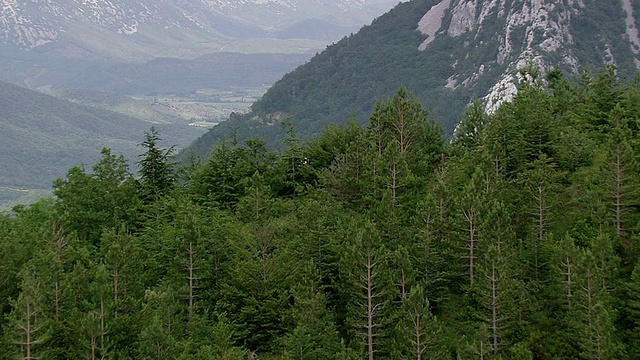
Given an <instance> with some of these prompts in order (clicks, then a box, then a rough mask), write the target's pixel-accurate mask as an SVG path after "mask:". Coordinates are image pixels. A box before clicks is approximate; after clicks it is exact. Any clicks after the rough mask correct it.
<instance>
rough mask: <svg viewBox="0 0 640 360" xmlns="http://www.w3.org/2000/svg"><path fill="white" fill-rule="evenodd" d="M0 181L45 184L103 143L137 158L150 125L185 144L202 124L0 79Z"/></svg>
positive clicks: (88, 160)
mask: <svg viewBox="0 0 640 360" xmlns="http://www.w3.org/2000/svg"><path fill="white" fill-rule="evenodd" d="M0 109H1V111H0V154H1V156H0V168H1V169H2V172H0V187H2V188H4V187H8V188H19V189H25V188H26V189H50V188H51V184H52V181H53V180H54V179H56V178H58V177H63V176H64V175H65V174H66V172H67V170H68V169H69V168H71V167H72V166H75V165H81V164H86V165H89V166H90V165H92V164H94V163H95V161H96V160H97V159H98V158H99V157H100V150H101V149H102V148H103V147H108V148H111V149H112V151H113V153H115V154H124V155H125V157H127V158H128V159H129V160H130V161H131V162H135V161H137V155H138V154H139V153H141V152H142V150H141V149H140V148H139V147H138V146H137V145H138V144H139V143H141V142H142V140H143V139H144V132H145V131H149V129H150V128H151V127H152V126H155V127H156V128H157V129H158V130H159V131H160V134H161V136H162V137H163V138H164V139H165V144H166V146H167V147H168V146H170V145H174V144H175V145H177V146H184V145H186V144H187V143H188V142H190V141H191V140H193V139H194V138H195V137H197V136H198V134H201V133H202V130H201V129H198V128H194V127H189V126H186V124H176V123H167V122H165V123H159V124H154V123H152V122H148V121H142V120H139V119H136V118H133V117H129V116H125V115H122V114H118V113H114V112H110V111H106V110H102V109H99V108H96V107H89V106H82V105H78V104H74V103H72V102H69V101H65V100H61V99H58V98H55V97H52V96H49V95H45V94H42V93H39V92H35V91H32V90H28V89H25V88H22V87H18V86H15V85H12V84H8V83H4V82H0Z"/></svg>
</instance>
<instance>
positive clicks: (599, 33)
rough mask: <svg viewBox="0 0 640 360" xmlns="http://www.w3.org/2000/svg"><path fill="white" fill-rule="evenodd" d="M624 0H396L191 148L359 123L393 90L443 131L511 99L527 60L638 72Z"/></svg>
mask: <svg viewBox="0 0 640 360" xmlns="http://www.w3.org/2000/svg"><path fill="white" fill-rule="evenodd" d="M632 4H636V3H629V4H628V5H630V6H631V5H632ZM623 5H624V3H623V2H602V1H596V0H581V1H577V0H565V1H563V2H561V3H558V2H557V1H552V0H529V1H525V2H522V1H516V0H493V1H479V0H412V1H410V2H408V3H401V4H399V5H398V6H396V7H395V8H394V9H392V10H391V11H390V12H388V13H387V14H385V15H383V16H381V17H379V18H377V19H376V20H375V21H373V22H372V24H371V25H370V26H365V27H363V28H362V29H361V30H360V31H359V32H358V33H357V34H355V35H353V36H350V37H348V38H344V39H342V40H341V41H340V42H338V43H337V44H334V45H332V46H329V47H328V48H327V49H326V50H325V51H323V52H322V53H320V54H318V55H316V56H315V57H314V58H313V59H311V61H309V62H308V63H307V64H305V65H303V66H300V67H299V68H298V69H296V70H295V71H293V72H291V73H289V74H287V75H285V76H284V77H283V78H282V79H281V80H280V81H278V82H277V83H276V84H275V85H274V86H273V87H272V88H271V89H270V90H269V91H268V92H267V93H266V94H265V95H264V97H263V98H262V99H261V100H260V101H258V102H257V103H256V104H254V106H253V107H252V110H253V112H252V114H249V115H247V116H245V117H236V118H233V119H231V121H229V122H228V123H226V124H224V123H223V124H221V126H218V127H216V128H213V129H211V130H210V132H209V133H208V134H206V135H205V136H203V137H202V138H201V139H199V140H198V141H197V142H196V143H194V144H192V150H193V151H195V152H196V153H197V154H200V155H204V154H206V153H207V152H208V149H210V148H211V146H212V145H213V144H215V143H216V142H217V141H219V140H220V139H222V138H224V137H228V136H229V134H232V133H234V134H236V136H239V138H240V139H241V138H243V137H250V136H255V135H258V136H265V137H268V138H270V139H272V140H271V142H272V144H277V142H278V140H277V138H278V136H279V135H278V129H277V128H278V127H277V126H273V124H275V123H277V122H279V121H281V120H283V119H287V118H289V119H290V120H291V121H292V123H293V124H294V126H296V128H297V129H298V131H299V132H300V134H301V135H303V136H313V135H317V134H319V133H320V132H321V130H322V128H323V126H324V125H325V124H327V123H344V122H346V121H348V120H349V119H350V118H351V117H352V116H354V117H355V119H356V120H357V121H359V122H362V123H366V122H367V121H368V119H367V117H368V114H369V113H371V111H372V110H373V108H374V105H375V102H376V100H378V99H385V98H387V97H389V96H391V95H392V94H393V93H394V92H395V91H396V90H397V89H398V87H400V86H405V87H406V88H407V89H408V90H409V91H411V92H413V93H414V94H415V95H416V96H417V97H418V98H419V99H420V100H421V101H422V102H423V103H424V105H425V107H426V108H427V109H429V110H430V111H431V113H432V116H434V117H436V118H437V119H439V120H440V121H442V122H443V124H444V125H445V127H446V129H447V130H448V132H449V133H451V132H452V131H453V128H454V127H455V124H456V121H457V119H458V118H459V117H460V116H461V115H462V114H463V112H464V108H465V106H466V105H467V104H468V103H469V102H470V101H471V100H472V99H473V98H482V99H484V101H485V104H486V106H487V110H488V111H491V110H492V109H494V108H495V107H496V106H497V105H498V104H499V103H501V102H502V101H505V100H509V99H510V98H511V97H512V96H513V94H514V92H515V90H516V83H517V81H518V80H517V79H518V69H520V68H522V67H525V66H528V65H532V66H534V67H537V68H540V70H541V72H542V75H544V73H545V72H546V71H547V70H548V69H550V68H552V67H558V68H560V69H562V70H565V71H567V72H569V73H577V72H580V71H582V69H584V68H585V67H589V68H590V69H594V70H595V69H599V68H602V67H603V66H604V65H605V64H614V65H616V66H617V67H618V71H619V74H620V75H621V76H623V77H628V78H630V77H631V76H632V75H633V73H634V72H635V71H636V70H637V69H636V61H637V60H636V55H635V54H634V52H636V51H637V50H635V49H634V47H633V46H632V45H633V44H632V42H631V41H630V37H629V34H628V31H627V29H629V28H631V27H632V25H633V26H635V15H637V14H638V13H639V12H638V10H640V9H638V8H637V7H633V6H631V7H630V9H631V10H632V12H633V13H634V16H630V17H627V16H626V14H627V13H626V12H625V10H624V8H623ZM627 8H629V7H627ZM629 18H630V19H631V20H629ZM625 19H627V20H626V21H625ZM629 21H631V22H632V23H631V24H630V23H629ZM280 133H282V132H281V131H280Z"/></svg>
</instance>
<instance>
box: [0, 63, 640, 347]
mask: <svg viewBox="0 0 640 360" xmlns="http://www.w3.org/2000/svg"><path fill="white" fill-rule="evenodd" d="M523 79H524V80H523V81H522V82H521V85H520V93H519V94H518V95H517V97H516V98H515V99H514V100H513V101H512V102H511V103H507V104H505V105H503V106H502V107H501V108H500V109H499V110H498V111H497V112H496V113H495V114H492V115H486V114H484V112H483V111H482V107H481V106H480V104H479V103H477V102H476V103H474V104H473V106H471V107H470V108H469V109H468V111H467V114H466V116H465V117H464V118H463V119H462V121H461V123H460V125H459V127H458V129H457V131H456V135H455V136H454V138H453V139H452V140H451V141H446V140H445V139H444V137H443V130H442V129H441V126H439V125H438V123H437V122H436V121H435V119H433V118H432V117H430V115H429V114H428V112H427V111H426V110H424V109H423V108H422V107H421V105H420V102H419V101H417V100H416V98H415V97H413V96H412V95H410V94H408V93H407V92H406V91H405V90H404V89H400V90H399V91H398V92H397V94H396V95H395V96H394V97H393V98H390V99H388V100H387V101H380V102H379V103H378V104H377V106H376V109H375V111H374V112H373V113H372V114H371V116H370V125H368V126H367V127H361V126H359V125H357V124H355V123H353V124H349V125H346V126H343V127H338V126H333V127H328V128H326V129H325V132H324V134H323V136H321V137H319V138H317V139H314V140H312V141H308V142H303V141H301V140H299V139H298V138H297V136H296V134H295V132H294V131H293V130H292V128H291V127H290V126H286V125H285V128H286V129H288V136H287V139H286V144H285V145H286V147H285V149H284V150H283V151H282V152H280V153H271V152H269V151H267V150H266V148H265V146H264V144H265V142H264V141H263V140H259V139H254V140H250V141H247V142H246V143H242V144H239V143H235V142H234V141H232V140H230V141H228V142H225V143H222V144H219V145H218V146H217V147H216V148H215V149H214V150H213V151H212V152H211V154H210V156H209V158H208V159H207V160H206V161H204V162H202V163H200V164H195V163H191V164H189V165H186V166H182V167H180V168H179V169H177V168H176V167H175V166H173V164H172V163H171V156H170V155H171V149H163V148H162V147H161V146H160V143H159V140H160V136H161V134H158V133H157V132H155V131H154V130H152V131H151V132H149V133H148V134H146V138H145V141H144V142H143V143H142V144H141V145H142V147H141V149H143V150H142V151H143V154H142V155H141V156H140V158H139V159H138V160H139V165H140V169H141V170H140V172H139V174H138V175H137V176H134V175H132V174H131V173H130V172H129V170H128V167H127V161H126V160H125V159H124V158H123V157H121V156H117V155H115V154H113V153H111V151H110V150H107V149H105V150H104V151H103V153H102V158H101V160H100V161H99V162H97V163H96V164H95V165H94V166H93V167H92V168H91V169H84V168H82V167H75V168H72V169H71V170H69V172H68V174H67V176H66V178H65V179H59V180H58V181H56V182H55V184H54V189H55V195H56V198H55V199H46V200H42V201H40V202H38V203H36V204H34V205H32V206H29V207H21V208H16V209H15V210H14V213H13V214H11V215H5V216H1V217H0V249H1V250H0V274H1V275H0V284H1V286H0V308H1V309H2V317H0V328H1V329H2V333H1V343H0V346H1V348H0V358H1V359H14V358H20V359H35V358H40V359H246V358H260V359H365V358H368V359H637V358H640V265H639V264H640V263H639V262H638V257H637V255H636V254H637V253H638V248H639V246H638V241H639V240H640V239H639V227H640V193H639V192H638V190H639V189H638V185H639V184H640V173H639V171H638V170H639V166H640V163H639V162H638V160H640V159H639V156H640V151H639V150H640V149H638V147H639V146H640V142H639V140H640V136H639V132H640V81H632V82H629V83H621V82H620V81H619V80H618V79H617V78H616V74H615V71H614V69H609V71H604V72H602V73H599V74H597V75H590V74H588V73H587V74H584V75H583V76H581V77H580V78H579V79H578V80H577V81H576V82H575V83H574V82H573V81H568V80H567V79H565V78H564V77H563V75H562V74H561V73H560V72H559V71H552V72H551V73H550V74H549V76H548V79H546V81H543V79H540V78H539V76H537V73H536V72H535V71H534V70H528V71H524V72H523Z"/></svg>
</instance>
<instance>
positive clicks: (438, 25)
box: [418, 0, 640, 112]
mask: <svg viewBox="0 0 640 360" xmlns="http://www.w3.org/2000/svg"><path fill="white" fill-rule="evenodd" d="M621 5H622V6H623V7H624V10H625V13H626V15H627V16H626V28H627V31H626V35H627V36H628V38H629V42H630V46H631V47H632V50H633V51H634V53H635V54H636V55H637V56H636V57H638V55H640V38H639V37H638V30H637V26H636V24H635V20H634V17H633V8H632V4H631V0H623V1H622V2H621ZM587 6H593V4H591V3H588V2H585V1H584V0H562V1H558V0H524V1H522V0H486V1H481V0H453V1H449V0H442V1H440V2H439V3H437V4H436V5H435V6H433V7H432V8H431V9H430V10H429V11H428V12H427V14H426V15H425V18H423V21H426V20H424V19H429V21H430V24H424V23H423V22H421V23H420V25H419V27H418V28H419V29H420V30H421V31H422V32H423V33H424V34H425V35H427V38H426V39H425V41H424V42H423V43H422V44H421V46H420V47H419V49H420V50H424V51H429V46H428V45H429V44H430V43H431V42H432V41H433V39H434V35H435V34H436V33H437V34H442V35H443V36H449V37H451V38H454V39H458V38H464V39H466V40H465V46H467V47H468V51H467V53H466V55H465V56H464V57H462V58H461V57H457V58H456V59H455V62H454V63H453V64H452V69H453V73H452V74H451V77H450V78H449V79H448V81H447V83H446V84H443V86H445V87H448V88H452V89H455V88H457V87H459V86H465V87H470V86H474V84H476V83H477V82H478V81H479V80H480V79H481V78H482V76H483V75H484V74H485V73H488V72H491V71H493V72H495V71H501V72H502V75H501V77H500V80H499V81H497V82H496V83H495V85H494V86H493V87H492V88H491V90H490V91H489V93H488V94H487V95H486V96H485V97H484V101H485V104H486V110H487V111H489V112H491V111H493V110H495V109H496V108H497V107H498V106H499V105H500V104H501V103H502V102H504V101H507V100H510V99H511V98H512V97H513V96H514V95H515V93H516V91H517V89H516V86H515V84H514V83H515V82H517V81H518V80H517V76H515V75H514V74H515V73H517V70H518V69H520V68H522V67H525V66H527V65H534V66H536V67H537V68H539V70H540V71H541V73H542V75H544V74H545V73H546V72H547V71H548V70H549V69H550V68H551V67H556V66H562V67H563V68H565V69H569V70H571V71H574V72H575V71H578V68H579V61H578V56H577V55H576V53H575V47H574V44H575V36H576V34H574V31H573V28H572V22H573V20H574V18H576V17H580V16H581V15H582V12H583V11H584V10H585V8H586V7H587ZM608 6H620V5H619V4H613V3H612V4H610V5H608ZM443 17H444V19H445V21H442V20H441V19H442V18H443ZM447 20H448V21H447ZM496 30H498V31H496ZM489 44H490V45H489ZM483 46H497V52H495V56H494V57H492V58H484V59H481V60H482V63H473V64H471V63H468V64H466V66H465V64H464V62H465V61H469V62H471V60H467V59H473V58H474V54H475V53H476V52H477V51H478V50H479V49H482V47H483ZM601 57H602V60H603V62H604V63H614V64H615V63H616V59H615V57H614V55H613V53H612V51H611V46H610V44H607V43H605V44H604V49H602V54H601ZM474 61H478V60H477V57H475V60H474ZM636 66H640V60H638V59H636ZM461 69H462V70H461ZM464 69H475V70H472V71H469V70H464Z"/></svg>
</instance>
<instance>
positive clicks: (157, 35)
mask: <svg viewBox="0 0 640 360" xmlns="http://www.w3.org/2000/svg"><path fill="white" fill-rule="evenodd" d="M392 4H393V1H392V0H330V1H319V0H311V1H310V0H305V1H303V0H287V1H284V0H180V1H176V0H141V1H128V0H105V1H87V0H40V1H18V0H0V80H4V81H9V82H13V83H16V84H18V85H23V86H27V87H30V88H36V87H43V86H52V85H54V84H55V85H56V86H58V87H63V88H70V87H71V86H73V83H74V81H76V80H77V77H78V75H77V74H76V72H75V71H74V70H76V69H80V70H82V71H83V72H84V73H86V72H89V73H93V72H96V71H100V70H101V69H104V68H105V67H111V68H112V67H114V66H115V67H121V66H126V65H131V64H136V65H144V64H145V63H147V62H149V61H153V60H154V59H158V58H175V59H181V60H193V59H196V58H199V57H202V56H205V55H209V54H212V53H218V52H227V53H243V54H260V53H277V54H298V55H297V57H298V58H299V57H300V56H301V54H304V56H303V58H302V59H299V60H298V62H297V63H296V64H300V63H302V62H304V61H305V60H308V59H309V58H310V57H311V54H313V52H315V51H318V50H320V49H322V48H324V47H325V46H326V44H328V43H330V42H331V41H337V40H338V39H340V38H341V37H342V36H344V35H345V34H349V33H351V32H355V31H357V30H358V29H359V28H360V26H362V24H365V23H368V22H370V21H371V19H373V18H374V17H375V16H377V15H379V14H381V13H383V12H384V11H386V10H387V9H389V8H390V7H391V6H392ZM272 60H273V59H272ZM287 70H291V68H288V69H287ZM198 75H199V74H198V73H195V72H194V74H193V76H198Z"/></svg>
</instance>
